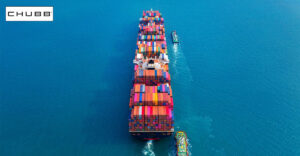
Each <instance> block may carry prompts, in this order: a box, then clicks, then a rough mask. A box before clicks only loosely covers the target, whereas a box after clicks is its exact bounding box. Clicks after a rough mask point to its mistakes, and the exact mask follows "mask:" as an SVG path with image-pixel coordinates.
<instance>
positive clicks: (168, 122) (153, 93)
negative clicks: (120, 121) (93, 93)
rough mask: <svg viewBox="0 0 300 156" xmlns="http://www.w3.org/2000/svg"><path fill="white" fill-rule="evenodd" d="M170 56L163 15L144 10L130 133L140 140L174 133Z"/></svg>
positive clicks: (131, 105) (131, 99) (134, 80)
mask: <svg viewBox="0 0 300 156" xmlns="http://www.w3.org/2000/svg"><path fill="white" fill-rule="evenodd" d="M167 53H168V52H167V44H166V37H165V28H164V19H163V17H162V15H161V13H160V12H158V11H152V10H151V11H144V12H143V17H142V18H141V19H140V22H139V31H138V37H137V47H136V50H135V58H134V60H133V63H134V76H133V77H134V78H133V87H132V89H131V91H130V100H129V119H128V121H129V132H130V134H131V135H132V136H135V137H137V138H141V139H146V140H156V139H160V138H163V137H166V136H170V135H172V134H173V132H174V115H173V105H174V104H173V94H172V89H171V77H170V74H169V66H168V64H169V59H168V55H167Z"/></svg>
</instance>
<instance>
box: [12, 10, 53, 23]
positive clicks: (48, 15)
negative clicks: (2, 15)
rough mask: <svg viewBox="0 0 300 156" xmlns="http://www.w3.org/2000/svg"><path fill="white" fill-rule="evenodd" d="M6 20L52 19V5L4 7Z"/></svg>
mask: <svg viewBox="0 0 300 156" xmlns="http://www.w3.org/2000/svg"><path fill="white" fill-rule="evenodd" d="M6 21H53V7H36V6H34V7H15V6H14V7H6Z"/></svg>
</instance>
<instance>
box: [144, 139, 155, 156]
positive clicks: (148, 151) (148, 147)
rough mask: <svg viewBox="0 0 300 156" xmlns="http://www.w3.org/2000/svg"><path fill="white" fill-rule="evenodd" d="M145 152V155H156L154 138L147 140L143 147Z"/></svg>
mask: <svg viewBox="0 0 300 156" xmlns="http://www.w3.org/2000/svg"><path fill="white" fill-rule="evenodd" d="M143 154H144V155H145V156H155V153H154V151H153V141H152V140H149V141H147V143H146V145H145V147H144V149H143Z"/></svg>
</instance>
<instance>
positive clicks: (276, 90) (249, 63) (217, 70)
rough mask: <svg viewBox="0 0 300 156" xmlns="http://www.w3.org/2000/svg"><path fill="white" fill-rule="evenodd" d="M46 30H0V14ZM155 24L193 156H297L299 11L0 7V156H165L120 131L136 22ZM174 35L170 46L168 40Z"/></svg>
mask: <svg viewBox="0 0 300 156" xmlns="http://www.w3.org/2000/svg"><path fill="white" fill-rule="evenodd" d="M47 5H53V6H54V22H5V6H47ZM151 8H153V9H154V10H159V11H161V12H162V14H163V16H164V17H165V26H166V31H167V40H168V50H169V57H170V61H171V63H170V72H171V78H172V88H173V92H174V104H175V108H174V109H175V127H176V130H184V131H186V132H187V135H188V137H189V143H190V147H189V148H190V152H191V153H192V155H193V156H298V155H300V72H299V71H300V1H298V0H242V1H241V0H230V1H228V0H206V1H204V0H193V1H182V0H180V1H179V0H165V1H160V0H153V1H150V0H147V1H144V0H127V1H111V0H105V1H103V0H86V1H79V0H46V1H15V0H1V1H0V156H115V155H116V156H119V155H121V156H143V155H149V156H150V155H152V156H153V155H155V156H166V155H169V156H173V155H174V153H175V149H174V142H173V138H172V137H170V138H167V139H163V140H160V141H154V142H145V141H139V140H136V139H134V138H132V137H131V136H130V135H129V133H128V120H127V119H128V102H129V92H130V88H131V86H132V83H131V80H132V75H133V64H132V60H133V57H134V50H135V47H136V37H137V30H138V29H137V26H138V19H139V18H140V17H141V16H142V11H143V10H146V9H151ZM172 30H176V31H177V33H178V34H179V38H180V41H181V43H180V45H179V46H177V47H175V46H173V45H172V44H171V42H170V35H169V34H170V32H171V31H172Z"/></svg>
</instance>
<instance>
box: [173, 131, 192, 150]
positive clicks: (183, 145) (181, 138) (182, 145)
mask: <svg viewBox="0 0 300 156" xmlns="http://www.w3.org/2000/svg"><path fill="white" fill-rule="evenodd" d="M175 139H176V146H177V152H176V153H177V156H188V155H189V153H188V148H187V146H188V143H187V135H186V133H185V132H184V131H178V132H176V135H175Z"/></svg>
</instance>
